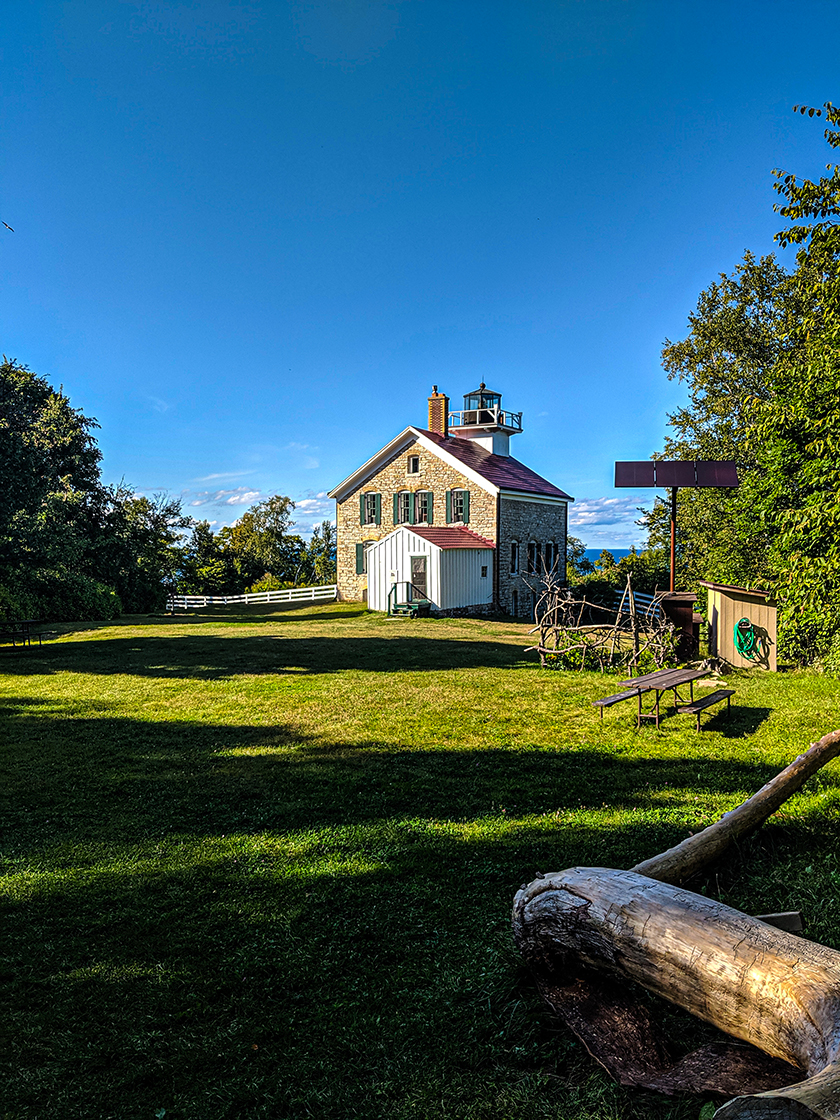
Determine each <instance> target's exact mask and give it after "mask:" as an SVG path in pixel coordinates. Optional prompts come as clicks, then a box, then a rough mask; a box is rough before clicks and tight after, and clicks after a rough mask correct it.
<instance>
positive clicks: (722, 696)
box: [594, 669, 734, 731]
mask: <svg viewBox="0 0 840 1120" xmlns="http://www.w3.org/2000/svg"><path fill="white" fill-rule="evenodd" d="M710 672H711V669H657V670H656V672H655V673H645V674H644V675H643V676H641V677H630V679H629V680H626V681H619V684H621V685H623V686H624V688H625V691H624V692H619V693H616V694H615V695H614V696H605V697H604V698H603V699H602V700H595V701H594V704H595V707H598V708H600V709H601V719H603V718H604V708H608V707H610V706H611V705H613V704H618V703H620V702H621V701H622V700H632V699H633V698H634V697H635V698H636V700H637V701H638V705H639V707H638V713H637V716H636V726H637V727H641V726H642V720H643V719H653V720H656V726H657V728H658V727H659V717H660V699H661V697H662V694H663V693H665V692H673V693H674V708H675V710H676V712H677V714H679V715H696V716H697V730H698V731H699V730H700V713H701V712H702V711H704V710H705V709H706V708H710V707H711V706H712V705H713V704H719V703H721V702H722V701H723V700H725V701H726V705H727V708H728V707H729V701H730V698H731V697H732V696H733V695H734V690H733V689H718V690H717V691H716V692H712V693H709V695H707V696H704V697H702V699H700V700H695V699H694V682H695V681H696V680H699V679H700V678H701V677H707V676H708V675H709V673H710ZM685 685H688V703H686V699H685V697H684V696H683V697H682V698H681V697H680V695H679V693H678V691H677V690H678V689H679V688H684V687H685ZM648 692H655V693H656V699H655V701H654V704H653V707H652V708H651V709H650V711H648V712H645V711H643V710H642V696H643V695H644V694H645V693H648Z"/></svg>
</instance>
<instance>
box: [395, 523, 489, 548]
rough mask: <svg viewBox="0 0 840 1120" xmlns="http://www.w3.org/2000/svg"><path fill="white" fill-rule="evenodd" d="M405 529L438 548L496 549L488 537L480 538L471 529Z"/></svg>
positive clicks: (417, 526) (409, 526)
mask: <svg viewBox="0 0 840 1120" xmlns="http://www.w3.org/2000/svg"><path fill="white" fill-rule="evenodd" d="M403 528H404V529H408V531H409V532H410V533H416V534H417V536H418V537H422V538H423V540H424V541H428V542H429V543H430V544H435V545H437V547H438V548H495V547H496V546H495V544H493V542H492V541H488V540H487V538H486V537H480V536H479V535H478V533H474V532H473V531H472V530H471V529H456V528H446V527H444V526H441V527H440V528H438V527H437V526H436V525H430V526H428V528H427V527H426V526H425V525H422V526H421V525H404V526H403Z"/></svg>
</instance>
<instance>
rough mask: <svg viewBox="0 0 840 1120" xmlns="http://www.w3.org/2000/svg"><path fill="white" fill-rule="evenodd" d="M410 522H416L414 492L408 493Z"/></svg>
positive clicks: (411, 523)
mask: <svg viewBox="0 0 840 1120" xmlns="http://www.w3.org/2000/svg"><path fill="white" fill-rule="evenodd" d="M408 523H409V525H413V524H414V494H409V495H408Z"/></svg>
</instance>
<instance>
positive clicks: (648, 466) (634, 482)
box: [615, 459, 656, 486]
mask: <svg viewBox="0 0 840 1120" xmlns="http://www.w3.org/2000/svg"><path fill="white" fill-rule="evenodd" d="M615 484H616V486H655V485H656V483H655V482H654V479H653V460H652V459H642V460H640V461H638V462H635V463H616V465H615Z"/></svg>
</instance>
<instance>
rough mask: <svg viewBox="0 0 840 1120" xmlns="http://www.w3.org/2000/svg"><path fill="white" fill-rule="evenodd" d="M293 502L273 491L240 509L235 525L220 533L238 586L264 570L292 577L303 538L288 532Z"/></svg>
mask: <svg viewBox="0 0 840 1120" xmlns="http://www.w3.org/2000/svg"><path fill="white" fill-rule="evenodd" d="M294 509H295V503H294V502H293V501H292V500H291V498H286V497H284V496H283V495H282V494H275V495H274V496H273V497H271V498H266V499H265V501H262V502H258V503H257V505H255V506H251V508H250V509H248V510H246V511H245V513H243V515H242V517H240V519H239V520H238V521H237V522H236V524H235V525H232V526H230V527H225V528H224V529H222V530H221V532H220V533H219V543H220V544H221V546H222V548H223V549H224V551H225V552H226V553H227V554H229V556H230V557H231V559H232V564H233V568H234V570H235V573H236V578H237V580H238V583H239V586H241V587H245V586H247V585H248V584H250V583H253V582H254V580H256V579H258V578H259V577H260V576H261V575H263V574H265V573H270V574H271V575H273V576H276V577H277V578H278V579H280V580H288V579H292V580H294V578H295V575H296V573H297V571H298V569H299V567H300V563H301V552H302V551H303V547H304V545H303V541H302V540H301V538H300V537H298V536H294V535H293V534H291V533H290V531H289V530H290V529H291V528H292V527H293V526H294V521H292V514H293V513H294Z"/></svg>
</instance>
